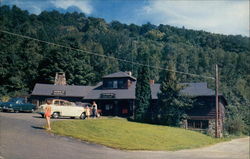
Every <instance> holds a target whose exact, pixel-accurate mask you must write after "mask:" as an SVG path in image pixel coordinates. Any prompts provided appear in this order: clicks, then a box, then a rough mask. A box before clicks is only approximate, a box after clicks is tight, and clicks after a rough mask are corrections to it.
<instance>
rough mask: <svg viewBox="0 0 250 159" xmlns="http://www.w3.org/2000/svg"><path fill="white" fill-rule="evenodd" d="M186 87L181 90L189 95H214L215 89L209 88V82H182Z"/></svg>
mask: <svg viewBox="0 0 250 159" xmlns="http://www.w3.org/2000/svg"><path fill="white" fill-rule="evenodd" d="M181 85H184V88H183V89H182V90H181V91H180V92H181V93H182V94H184V95H188V96H213V95H215V91H214V90H212V89H210V88H207V83H205V82H202V83H182V84H181Z"/></svg>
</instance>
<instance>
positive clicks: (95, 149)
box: [0, 113, 249, 159]
mask: <svg viewBox="0 0 250 159" xmlns="http://www.w3.org/2000/svg"><path fill="white" fill-rule="evenodd" d="M59 120H60V119H59ZM44 124H45V120H44V119H42V118H40V116H39V115H38V114H32V113H0V159H249V137H248V138H241V139H235V140H232V141H230V142H224V143H219V144H216V145H212V146H208V147H204V148H199V149H193V150H181V151H174V152H170V151H153V152H152V151H121V150H115V149H111V148H107V147H105V146H101V145H97V144H91V143H87V142H82V141H80V140H77V139H73V138H69V137H62V136H57V135H53V134H50V133H48V132H46V131H45V130H44V129H43V128H42V127H43V125H44Z"/></svg>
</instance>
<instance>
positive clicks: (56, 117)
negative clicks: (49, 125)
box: [52, 112, 60, 119]
mask: <svg viewBox="0 0 250 159" xmlns="http://www.w3.org/2000/svg"><path fill="white" fill-rule="evenodd" d="M59 116H60V115H59V113H58V112H54V113H53V114H52V117H53V118H55V119H58V118H59Z"/></svg>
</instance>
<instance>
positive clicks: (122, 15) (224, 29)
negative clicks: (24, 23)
mask: <svg viewBox="0 0 250 159" xmlns="http://www.w3.org/2000/svg"><path fill="white" fill-rule="evenodd" d="M0 2H1V5H10V6H11V5H16V6H18V7H20V8H21V9H24V10H28V11H29V12H30V13H33V14H37V15H38V14H40V13H41V12H42V11H44V10H47V11H51V10H58V11H60V12H62V13H65V12H74V11H77V12H82V13H85V14H86V15H87V16H92V17H98V18H104V19H105V20H106V21H107V22H111V21H114V20H117V21H120V22H121V23H126V24H131V23H133V24H137V25H142V24H145V23H148V22H149V23H151V24H155V25H159V24H164V25H171V26H176V27H183V26H184V27H185V28H187V29H194V30H204V31H208V32H212V33H219V34H225V35H243V36H248V37H249V30H250V27H249V0H0Z"/></svg>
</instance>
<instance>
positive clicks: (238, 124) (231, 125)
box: [224, 115, 247, 135]
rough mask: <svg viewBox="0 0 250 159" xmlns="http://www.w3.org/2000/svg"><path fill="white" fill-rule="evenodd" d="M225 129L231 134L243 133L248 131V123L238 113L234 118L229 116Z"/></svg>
mask: <svg viewBox="0 0 250 159" xmlns="http://www.w3.org/2000/svg"><path fill="white" fill-rule="evenodd" d="M224 126H225V130H226V131H227V132H228V133H229V134H233V135H241V134H242V133H244V132H245V131H246V128H247V126H246V124H245V123H244V121H243V120H242V117H241V116H240V115H236V116H235V117H232V118H227V119H226V121H225V125H224Z"/></svg>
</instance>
